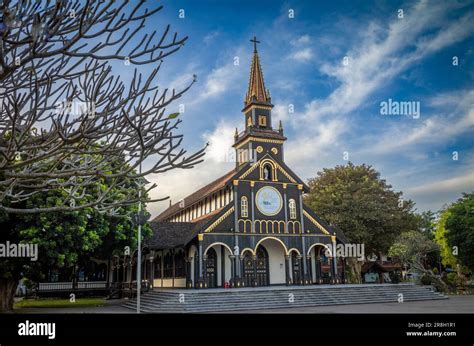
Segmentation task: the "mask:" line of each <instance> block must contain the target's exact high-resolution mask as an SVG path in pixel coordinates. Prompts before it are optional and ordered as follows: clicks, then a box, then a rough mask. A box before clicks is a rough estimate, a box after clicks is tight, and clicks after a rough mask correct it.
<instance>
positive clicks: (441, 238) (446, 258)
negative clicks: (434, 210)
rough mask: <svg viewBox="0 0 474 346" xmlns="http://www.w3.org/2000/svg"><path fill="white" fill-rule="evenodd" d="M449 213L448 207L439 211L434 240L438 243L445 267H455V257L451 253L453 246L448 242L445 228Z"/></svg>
mask: <svg viewBox="0 0 474 346" xmlns="http://www.w3.org/2000/svg"><path fill="white" fill-rule="evenodd" d="M450 215H451V211H450V210H449V208H447V209H445V210H443V211H442V212H441V213H440V216H439V218H438V221H437V222H436V227H435V238H434V240H435V242H436V244H438V246H439V249H440V255H441V263H442V264H443V265H444V266H445V267H446V266H450V267H451V268H456V265H457V259H456V257H455V256H454V255H453V248H452V247H451V246H450V245H449V244H448V238H447V233H448V231H447V230H446V227H445V225H446V220H447V219H448V218H449V216H450Z"/></svg>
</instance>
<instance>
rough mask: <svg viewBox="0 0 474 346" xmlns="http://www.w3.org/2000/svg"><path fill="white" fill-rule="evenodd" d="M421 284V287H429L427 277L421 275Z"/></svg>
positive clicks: (429, 283) (428, 278)
mask: <svg viewBox="0 0 474 346" xmlns="http://www.w3.org/2000/svg"><path fill="white" fill-rule="evenodd" d="M421 284H422V285H431V278H430V277H429V276H428V275H423V276H422V277H421Z"/></svg>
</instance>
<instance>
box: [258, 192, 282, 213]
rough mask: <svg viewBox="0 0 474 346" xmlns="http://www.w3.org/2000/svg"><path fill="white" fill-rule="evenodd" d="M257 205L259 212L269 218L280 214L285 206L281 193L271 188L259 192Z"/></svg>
mask: <svg viewBox="0 0 474 346" xmlns="http://www.w3.org/2000/svg"><path fill="white" fill-rule="evenodd" d="M255 204H256V205H257V208H258V210H259V211H260V212H261V213H262V214H264V215H267V216H272V215H276V214H278V212H279V211H280V210H281V207H282V205H283V201H282V198H281V194H280V192H278V190H277V189H275V188H274V187H271V186H265V187H262V188H261V189H260V190H258V191H257V195H256V196H255Z"/></svg>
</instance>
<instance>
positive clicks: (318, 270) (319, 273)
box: [311, 244, 331, 284]
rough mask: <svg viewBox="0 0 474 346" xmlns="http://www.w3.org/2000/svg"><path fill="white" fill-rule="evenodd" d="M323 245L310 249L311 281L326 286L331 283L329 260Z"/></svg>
mask: <svg viewBox="0 0 474 346" xmlns="http://www.w3.org/2000/svg"><path fill="white" fill-rule="evenodd" d="M327 249H328V248H326V247H325V246H324V245H322V244H318V245H315V246H314V247H313V248H312V249H311V262H312V267H313V268H312V273H313V281H314V282H315V283H317V284H328V283H330V281H331V258H330V257H328V255H330V254H328V252H327Z"/></svg>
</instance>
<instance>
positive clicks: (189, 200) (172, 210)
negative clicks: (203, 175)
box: [153, 169, 236, 221]
mask: <svg viewBox="0 0 474 346" xmlns="http://www.w3.org/2000/svg"><path fill="white" fill-rule="evenodd" d="M235 172H236V171H235V169H233V170H231V171H230V172H227V173H226V174H224V175H223V176H221V177H219V178H217V179H216V180H214V181H213V182H211V183H209V184H207V185H206V186H204V187H202V188H200V189H199V190H197V191H195V192H193V193H192V194H190V195H189V196H187V197H185V198H184V199H183V201H182V202H184V205H185V206H186V207H188V206H190V205H192V204H194V203H196V202H198V201H200V200H202V199H204V198H205V197H207V196H209V195H210V194H212V193H214V192H216V191H219V190H220V189H222V188H223V187H224V186H225V185H226V183H227V182H228V181H229V179H230V178H232V176H233V175H234V174H235ZM180 203H181V202H178V203H175V204H173V205H171V206H170V207H169V208H168V209H166V210H165V211H163V212H162V213H161V214H160V215H158V216H157V217H155V218H154V219H153V221H163V220H164V219H166V218H168V217H170V216H172V215H174V214H176V213H178V212H179V211H181V210H182V209H183V207H181V206H180Z"/></svg>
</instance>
